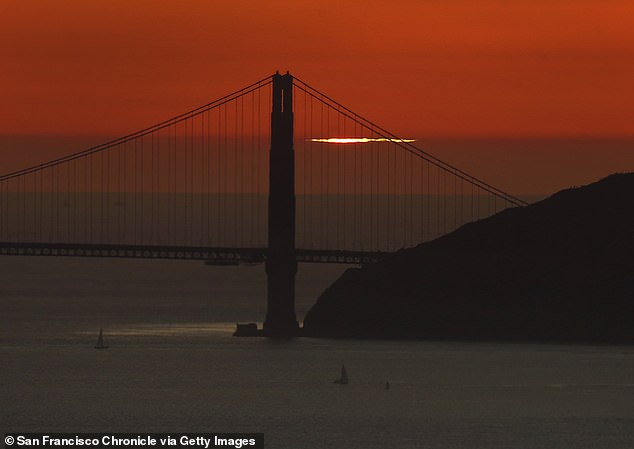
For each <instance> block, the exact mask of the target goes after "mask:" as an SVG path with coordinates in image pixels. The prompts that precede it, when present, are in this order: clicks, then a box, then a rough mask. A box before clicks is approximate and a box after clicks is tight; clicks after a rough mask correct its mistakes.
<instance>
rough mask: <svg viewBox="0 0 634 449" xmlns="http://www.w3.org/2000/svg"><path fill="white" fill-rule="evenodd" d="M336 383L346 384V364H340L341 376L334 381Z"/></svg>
mask: <svg viewBox="0 0 634 449" xmlns="http://www.w3.org/2000/svg"><path fill="white" fill-rule="evenodd" d="M334 383H336V384H341V385H348V373H347V372H346V366H345V365H343V364H342V365H341V377H340V378H339V379H337V380H335V381H334Z"/></svg>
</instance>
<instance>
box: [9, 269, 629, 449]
mask: <svg viewBox="0 0 634 449" xmlns="http://www.w3.org/2000/svg"><path fill="white" fill-rule="evenodd" d="M343 269H345V267H343V266H329V265H303V266H301V267H300V273H299V275H298V314H299V315H300V316H303V314H304V313H305V311H306V310H307V308H308V307H309V306H310V304H311V302H312V301H314V298H315V297H316V296H317V295H318V294H319V292H320V291H322V290H323V288H325V287H326V286H327V285H328V284H329V283H330V282H331V281H332V280H333V279H334V278H336V277H337V276H338V274H339V273H340V272H341V271H342V270H343ZM264 286H265V277H264V270H263V267H262V266H253V267H245V266H240V267H208V266H204V265H203V264H201V263H197V262H191V263H190V262H182V261H136V260H96V259H95V260H82V259H63V258H58V259H45V258H19V257H13V258H12V257H5V258H1V259H0V402H1V403H2V407H0V432H8V431H34V432H35V431H51V432H52V431H56V432H80V431H81V432H89V431H95V432H105V431H108V432H149V431H156V432H158V431H161V432H185V431H189V432H232V431H235V432H238V431H249V432H264V434H265V447H267V448H307V449H312V448H438V449H446V448H483V449H484V448H487V449H488V448H527V449H528V448H531V449H534V448H570V449H572V448H574V449H580V448H607V449H611V448H615V449H616V448H619V449H621V448H622V449H627V448H632V447H634V348H632V347H610V346H563V345H532V344H472V343H431V342H368V341H339V340H321V339H297V340H294V341H286V342H278V341H270V340H266V339H259V338H256V339H250V338H234V337H231V332H232V331H233V328H234V324H233V322H234V321H236V320H240V321H248V320H260V319H261V317H262V314H263V311H264V303H263V301H264V300H263V297H264ZM100 327H103V328H104V334H105V342H106V344H108V345H109V346H110V348H109V349H107V350H103V351H97V350H94V349H93V348H92V347H93V345H94V343H95V341H96V337H97V332H98V329H99V328H100ZM342 364H345V366H346V368H347V371H348V374H349V377H350V384H349V385H347V386H341V385H335V384H333V383H332V381H333V380H334V379H335V378H336V377H337V376H338V375H339V372H340V369H341V365H342ZM386 382H389V383H390V389H389V390H386V389H385V384H386Z"/></svg>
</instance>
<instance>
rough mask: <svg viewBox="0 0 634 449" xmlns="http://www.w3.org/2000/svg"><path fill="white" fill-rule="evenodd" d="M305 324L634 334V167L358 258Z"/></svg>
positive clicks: (324, 328) (542, 336)
mask: <svg viewBox="0 0 634 449" xmlns="http://www.w3.org/2000/svg"><path fill="white" fill-rule="evenodd" d="M304 333H305V335H309V336H320V337H351V338H423V339H459V340H502V341H505V340H506V341H558V342H621V343H634V173H627V174H614V175H611V176H609V177H607V178H605V179H603V180H601V181H599V182H596V183H594V184H590V185H587V186H583V187H579V188H573V189H568V190H564V191H561V192H558V193H556V194H554V195H553V196H551V197H549V198H547V199H545V200H543V201H540V202H538V203H535V204H532V205H530V206H527V207H523V208H512V209H507V210H505V211H503V212H501V213H499V214H496V215H494V216H492V217H489V218H487V219H484V220H480V221H478V222H474V223H470V224H467V225H465V226H463V227H461V228H460V229H458V230H456V231H454V232H452V233H451V234H448V235H446V236H444V237H441V238H438V239H436V240H434V241H431V242H427V243H423V244H421V245H419V246H417V247H415V248H411V249H407V250H401V251H399V252H397V253H395V254H394V255H392V256H390V257H387V258H386V259H384V260H382V261H381V262H379V263H377V264H373V265H366V266H364V267H362V268H353V269H349V270H347V271H346V272H345V273H344V274H343V275H342V276H341V277H340V278H339V279H338V280H337V281H335V283H334V284H333V285H332V286H330V287H329V288H328V289H327V290H326V291H325V292H324V293H323V294H322V295H321V297H320V298H319V300H318V301H317V303H316V304H315V306H314V307H313V308H312V309H311V310H310V311H309V313H308V315H307V316H306V319H305V320H304Z"/></svg>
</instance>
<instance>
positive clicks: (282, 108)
mask: <svg viewBox="0 0 634 449" xmlns="http://www.w3.org/2000/svg"><path fill="white" fill-rule="evenodd" d="M268 213H269V222H268V253H267V259H266V275H267V292H266V295H267V296H266V300H267V311H266V320H265V322H264V329H263V333H264V335H265V336H269V337H282V338H289V337H294V336H297V335H298V334H299V324H298V323H297V318H296V316H295V275H296V274H297V260H296V257H295V151H294V149H293V78H292V77H291V75H290V74H288V73H287V74H286V75H280V74H279V73H276V74H275V75H273V109H272V112H271V152H270V159H269V209H268Z"/></svg>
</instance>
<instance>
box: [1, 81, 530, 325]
mask: <svg viewBox="0 0 634 449" xmlns="http://www.w3.org/2000/svg"><path fill="white" fill-rule="evenodd" d="M525 204H526V203H525V202H524V201H522V200H521V199H519V198H516V197H514V196H513V195H510V194H508V193H506V192H504V191H502V190H500V189H498V188H496V187H494V186H492V185H490V184H488V183H486V182H485V181H483V180H481V179H478V178H476V177H475V176H472V175H469V174H468V173H466V172H464V171H462V170H460V169H459V168H457V167H455V166H453V165H450V164H447V163H445V162H443V161H442V160H440V159H438V158H436V157H435V156H433V155H432V154H430V153H428V152H427V151H425V150H423V149H421V148H420V147H419V146H418V145H416V143H415V142H414V141H412V140H410V139H404V138H402V137H399V136H396V135H394V134H393V133H391V132H389V131H387V130H386V129H385V128H383V127H381V126H379V125H377V124H376V123H374V122H371V121H370V120H368V119H366V118H364V117H362V116H360V115H358V114H356V113H355V112H353V111H352V110H351V109H349V108H347V107H345V106H343V105H342V104H340V103H338V102H337V101H335V100H334V99H332V98H331V97H329V96H327V95H325V94H324V93H322V92H320V91H318V90H317V89H315V88H313V87H312V86H310V85H309V84H307V83H305V82H303V81H301V80H300V79H298V78H293V77H292V76H291V75H290V74H288V73H287V74H285V75H281V74H279V73H276V74H275V75H273V76H269V77H266V78H264V79H261V80H259V81H257V82H255V83H253V84H250V85H249V86H246V87H245V88H243V89H240V90H237V91H235V92H233V93H231V94H229V95H226V96H224V97H222V98H219V99H218V100H216V101H213V102H211V103H208V104H206V105H204V106H201V107H198V108H196V109H193V110H191V111H188V112H186V113H184V114H180V115H178V116H175V117H173V118H171V119H169V120H165V121H163V122H161V123H158V124H156V125H154V126H150V127H147V128H145V129H142V130H140V131H138V132H135V133H132V134H129V135H126V136H123V137H121V138H118V139H115V140H111V141H109V142H106V143H103V144H101V145H97V146H95V147H92V148H88V149H86V150H84V151H80V152H75V153H70V154H68V155H66V156H64V157H61V158H58V159H55V160H51V161H48V162H45V163H42V164H38V165H35V166H32V167H26V168H24V169H21V170H18V171H15V172H12V173H7V174H4V175H1V176H0V255H32V256H76V257H133V258H169V259H199V260H205V261H208V262H209V263H218V264H223V263H240V262H265V264H266V271H267V277H268V287H267V306H268V309H267V317H266V321H265V324H264V331H265V333H266V334H267V335H271V336H290V335H295V334H296V333H297V331H298V325H297V320H296V318H295V309H294V286H295V273H296V270H297V263H298V262H327V263H369V262H374V261H377V260H379V259H380V258H382V257H384V256H385V255H386V254H389V253H391V252H394V251H397V250H398V249H401V248H407V247H412V246H415V245H417V244H420V243H422V242H425V241H428V240H431V239H434V238H436V237H439V236H441V235H444V234H446V233H448V232H451V231H452V230H454V229H456V228H457V227H459V226H461V225H463V224H465V223H468V222H471V221H475V220H479V219H482V218H485V217H487V216H490V215H492V214H494V213H497V212H499V211H501V210H503V209H505V208H507V207H516V206H523V205H525Z"/></svg>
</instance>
